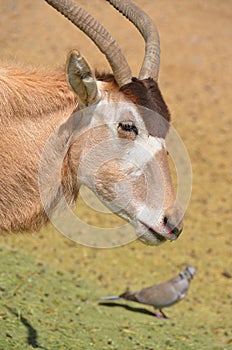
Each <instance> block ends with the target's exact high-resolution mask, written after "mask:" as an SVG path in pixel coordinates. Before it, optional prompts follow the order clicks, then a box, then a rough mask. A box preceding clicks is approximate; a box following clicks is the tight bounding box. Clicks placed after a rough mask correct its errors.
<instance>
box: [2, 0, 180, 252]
mask: <svg viewBox="0 0 232 350" xmlns="http://www.w3.org/2000/svg"><path fill="white" fill-rule="evenodd" d="M46 2H47V3H48V4H50V5H51V6H53V7H54V8H56V9H57V10H58V11H59V12H60V13H62V14H63V15H64V16H66V17H67V18H68V19H69V20H70V21H72V22H73V23H74V24H75V25H76V26H77V27H78V28H80V29H81V30H82V31H83V32H84V33H85V34H86V35H87V36H88V37H89V38H90V39H91V40H92V41H93V42H94V43H95V44H96V46H97V47H98V48H99V49H100V50H101V51H102V52H103V53H104V55H105V56H106V58H107V60H108V62H109V64H110V66H111V69H112V72H113V74H99V73H97V72H94V70H93V69H92V68H91V67H90V65H89V64H88V62H87V61H86V60H85V58H84V57H82V55H81V54H80V53H79V52H77V51H76V50H73V51H71V52H70V53H69V55H68V58H67V64H66V75H65V72H63V70H62V69H57V70H55V71H53V72H50V71H49V72H48V71H43V70H36V69H35V70H33V69H27V68H22V67H21V66H13V67H12V66H8V65H4V66H2V67H1V69H0V101H1V104H0V118H1V125H0V127H1V138H0V164H1V171H0V231H1V232H7V231H8V232H10V231H31V230H38V229H39V228H41V226H42V225H44V224H45V223H46V222H47V221H49V217H50V216H51V215H52V214H53V212H55V211H56V209H57V207H58V206H59V201H60V198H61V196H62V195H63V196H65V199H66V201H67V203H68V205H70V206H71V205H74V204H75V201H76V199H77V196H78V192H79V188H80V186H81V185H82V184H83V183H84V184H85V185H87V186H88V187H89V188H90V189H91V190H92V191H93V192H94V193H96V195H97V196H98V198H99V199H100V200H101V201H102V202H104V203H106V204H107V206H109V208H110V209H112V210H113V211H114V212H116V213H117V214H118V215H119V216H120V217H122V218H124V219H126V220H127V221H128V222H130V223H131V224H132V225H133V226H134V227H135V230H136V235H137V236H138V237H139V239H140V240H141V241H143V242H145V243H146V244H150V245H157V244H160V243H162V242H165V241H167V240H170V241H173V240H175V239H176V238H177V237H178V236H179V234H180V233H181V231H182V225H183V224H182V216H183V214H182V210H181V208H180V206H179V205H178V204H177V203H176V194H175V190H174V187H173V184H172V180H171V175H170V169H169V165H168V156H167V150H166V146H165V137H166V135H167V132H168V129H169V122H170V114H169V110H168V108H167V106H166V104H165V102H164V100H163V97H162V95H161V92H160V90H159V87H158V83H157V79H158V72H159V38H158V34H157V31H156V29H155V27H154V24H153V22H152V20H151V19H150V18H149V16H148V15H147V14H145V13H144V12H143V10H142V9H140V8H139V7H138V6H136V5H135V4H134V3H133V2H132V1H130V0H108V2H109V3H110V4H111V5H113V6H114V7H115V8H116V9H117V10H118V11H119V12H121V13H122V14H123V15H124V16H126V17H127V18H128V19H129V20H130V21H131V22H132V23H133V24H134V25H135V26H136V27H137V28H138V30H139V32H140V33H141V34H142V36H143V38H144V40H145V44H146V49H145V57H144V61H143V64H142V68H141V70H140V73H139V76H138V78H134V77H132V73H131V69H130V67H129V65H128V63H127V61H126V59H125V57H124V55H123V53H122V51H121V49H120V48H119V46H118V44H117V43H116V41H115V40H114V39H113V38H112V37H111V35H110V34H109V33H108V32H107V30H106V29H105V28H104V27H103V26H102V25H101V24H100V23H99V22H98V21H97V20H96V19H94V18H93V17H92V16H91V15H90V14H89V13H87V12H86V11H85V10H84V9H82V8H81V7H80V6H79V5H78V4H77V3H75V2H72V1H70V0H46ZM67 82H68V83H67ZM70 87H71V89H70ZM91 107H93V109H91ZM88 108H90V109H91V112H90V115H91V118H89V121H88V123H87V122H86V130H85V129H84V130H82V132H81V133H80V135H79V137H77V138H76V139H74V140H73V138H72V136H73V135H72V132H70V134H69V133H68V132H67V130H66V129H65V127H64V126H66V125H70V123H71V124H72V122H74V119H72V118H73V113H74V112H76V113H78V111H79V112H80V114H81V115H82V116H81V117H80V125H82V127H83V125H85V123H83V120H81V118H87V119H88ZM82 111H85V112H82ZM86 111H87V112H86ZM158 116H159V117H158ZM75 120H76V119H75ZM77 120H78V119H77ZM99 121H100V122H99ZM67 128H68V127H67ZM76 129H77V130H78V123H77V125H76ZM63 130H66V132H63ZM51 134H53V135H56V137H55V138H54V139H53V140H55V141H54V144H53V146H54V149H53V154H52V157H53V158H55V157H56V155H57V154H58V153H59V152H61V153H62V152H63V150H64V149H65V150H66V151H65V156H64V158H63V161H62V166H61V171H60V173H59V176H60V179H59V181H58V180H57V177H56V176H55V175H54V178H52V180H51V179H50V180H51V181H50V182H49V194H48V197H47V198H48V201H47V202H46V208H45V207H44V205H43V204H42V201H41V196H40V189H39V180H38V177H39V169H40V162H41V157H42V153H43V151H44V148H46V147H45V145H46V143H47V140H48V139H49V138H50V136H51ZM70 140H72V141H70ZM106 140H109V141H110V144H111V145H112V152H113V155H112V157H111V158H110V159H109V157H108V155H107V157H108V158H105V154H104V152H102V149H101V147H100V148H99V149H100V150H101V152H100V154H98V153H97V152H98V148H97V147H96V145H100V144H102V143H104V142H106ZM61 149H62V150H61ZM93 149H95V150H96V151H95V152H93V154H94V156H93V159H88V162H87V163H88V165H87V167H88V166H89V164H91V161H92V162H93V163H94V161H95V159H98V160H99V159H101V166H99V168H98V169H96V171H95V173H94V174H90V173H91V167H90V168H89V169H88V171H86V173H85V174H84V176H83V174H82V177H79V171H78V168H79V165H80V163H81V162H82V160H83V162H84V158H85V155H87V154H90V153H91V152H90V151H92V150H93ZM117 150H118V152H117ZM140 151H141V154H140ZM88 152H90V153H88ZM106 153H107V150H106ZM108 153H109V152H108ZM108 153H107V154H108ZM52 157H51V158H52ZM90 158H91V157H90ZM48 168H49V165H48ZM51 170H52V171H53V165H52V164H51V166H50V168H49V171H50V173H52V171H51ZM54 172H55V171H54ZM93 175H94V176H93ZM45 178H46V177H45ZM121 183H123V184H124V185H125V184H126V186H124V187H123V190H120V188H121V187H120V184H121ZM127 187H128V193H127ZM128 198H129V200H128ZM124 200H127V205H126V206H125V205H123V202H124ZM111 203H113V204H112V205H111Z"/></svg>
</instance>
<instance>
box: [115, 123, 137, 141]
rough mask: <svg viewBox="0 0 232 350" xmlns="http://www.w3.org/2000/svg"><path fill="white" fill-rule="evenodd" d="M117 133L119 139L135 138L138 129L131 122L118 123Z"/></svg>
mask: <svg viewBox="0 0 232 350" xmlns="http://www.w3.org/2000/svg"><path fill="white" fill-rule="evenodd" d="M118 133H119V136H121V137H128V138H133V139H134V138H135V137H136V136H137V135H138V129H137V127H136V126H135V124H134V123H133V122H131V121H126V122H120V123H119V124H118Z"/></svg>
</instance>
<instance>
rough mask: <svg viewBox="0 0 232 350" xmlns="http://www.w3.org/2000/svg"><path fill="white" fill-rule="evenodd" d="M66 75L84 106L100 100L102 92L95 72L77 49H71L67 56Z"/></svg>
mask: <svg viewBox="0 0 232 350" xmlns="http://www.w3.org/2000/svg"><path fill="white" fill-rule="evenodd" d="M66 77H67V81H68V84H69V85H70V87H71V88H72V90H73V91H74V92H75V93H76V95H77V96H78V99H79V103H80V105H81V107H82V108H83V107H86V106H90V105H92V104H94V103H97V102H98V101H99V100H100V98H101V94H100V91H99V89H98V87H97V80H96V78H95V74H94V72H93V70H92V69H91V67H90V66H89V64H88V62H87V61H86V60H85V58H84V57H82V56H81V54H80V53H79V52H78V51H76V50H73V51H71V52H70V53H69V55H68V57H67V63H66Z"/></svg>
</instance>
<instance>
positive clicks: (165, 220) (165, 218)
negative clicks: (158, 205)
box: [164, 216, 168, 226]
mask: <svg viewBox="0 0 232 350" xmlns="http://www.w3.org/2000/svg"><path fill="white" fill-rule="evenodd" d="M167 222H168V218H167V217H166V216H165V217H164V225H165V226H166V225H167Z"/></svg>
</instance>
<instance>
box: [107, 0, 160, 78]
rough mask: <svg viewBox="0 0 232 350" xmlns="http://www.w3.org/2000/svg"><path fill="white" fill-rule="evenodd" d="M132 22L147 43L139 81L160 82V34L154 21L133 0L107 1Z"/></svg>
mask: <svg viewBox="0 0 232 350" xmlns="http://www.w3.org/2000/svg"><path fill="white" fill-rule="evenodd" d="M106 1H108V2H109V3H110V4H111V5H112V6H114V7H115V8H116V9H117V10H118V11H119V12H120V13H122V14H123V15H124V16H125V17H126V18H127V19H128V20H129V21H131V22H132V23H133V24H134V25H135V26H136V27H137V29H138V30H139V31H140V33H141V34H142V36H143V38H144V40H145V43H146V48H145V56H144V60H143V64H142V68H141V70H140V73H139V79H146V78H149V77H151V78H153V79H154V80H155V81H157V80H158V76H159V63H160V42H159V34H158V32H157V29H156V27H155V25H154V23H153V21H152V19H151V18H150V17H149V16H148V15H147V14H146V13H145V12H144V11H143V10H142V9H140V8H139V7H138V6H137V5H135V4H134V3H133V2H132V1H131V0H106Z"/></svg>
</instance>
